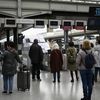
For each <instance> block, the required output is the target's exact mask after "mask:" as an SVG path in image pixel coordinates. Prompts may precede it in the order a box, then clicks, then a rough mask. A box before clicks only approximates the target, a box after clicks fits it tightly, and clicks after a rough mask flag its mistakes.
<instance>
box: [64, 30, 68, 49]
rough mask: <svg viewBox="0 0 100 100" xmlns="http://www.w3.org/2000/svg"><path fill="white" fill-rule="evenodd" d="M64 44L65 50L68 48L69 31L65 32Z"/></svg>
mask: <svg viewBox="0 0 100 100" xmlns="http://www.w3.org/2000/svg"><path fill="white" fill-rule="evenodd" d="M64 44H65V50H66V49H67V47H68V30H65V31H64Z"/></svg>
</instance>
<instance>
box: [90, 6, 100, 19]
mask: <svg viewBox="0 0 100 100" xmlns="http://www.w3.org/2000/svg"><path fill="white" fill-rule="evenodd" d="M89 17H100V7H90V8H89Z"/></svg>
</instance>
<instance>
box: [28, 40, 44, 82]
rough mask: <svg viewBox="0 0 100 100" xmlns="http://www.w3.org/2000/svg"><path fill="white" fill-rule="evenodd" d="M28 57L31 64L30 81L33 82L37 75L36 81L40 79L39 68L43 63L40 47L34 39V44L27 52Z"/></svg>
mask: <svg viewBox="0 0 100 100" xmlns="http://www.w3.org/2000/svg"><path fill="white" fill-rule="evenodd" d="M29 57H30V60H31V64H32V80H33V81H34V80H35V75H37V80H39V81H41V79H40V66H41V63H42V61H43V51H42V48H41V46H39V45H38V40H37V39H34V43H33V44H32V45H31V47H30V50H29Z"/></svg>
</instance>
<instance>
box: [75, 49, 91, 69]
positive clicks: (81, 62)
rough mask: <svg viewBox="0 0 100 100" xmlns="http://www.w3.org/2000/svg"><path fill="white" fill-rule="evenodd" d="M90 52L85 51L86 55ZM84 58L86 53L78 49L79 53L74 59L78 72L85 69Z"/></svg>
mask: <svg viewBox="0 0 100 100" xmlns="http://www.w3.org/2000/svg"><path fill="white" fill-rule="evenodd" d="M91 51H92V50H91V49H90V50H86V52H87V53H90V52H91ZM85 56H86V53H85V51H84V50H82V49H80V51H79V53H78V54H77V58H76V65H77V66H78V69H79V70H86V67H85Z"/></svg>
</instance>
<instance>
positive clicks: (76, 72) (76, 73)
mask: <svg viewBox="0 0 100 100" xmlns="http://www.w3.org/2000/svg"><path fill="white" fill-rule="evenodd" d="M75 75H76V80H77V81H78V80H79V77H78V71H77V70H75Z"/></svg>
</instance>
